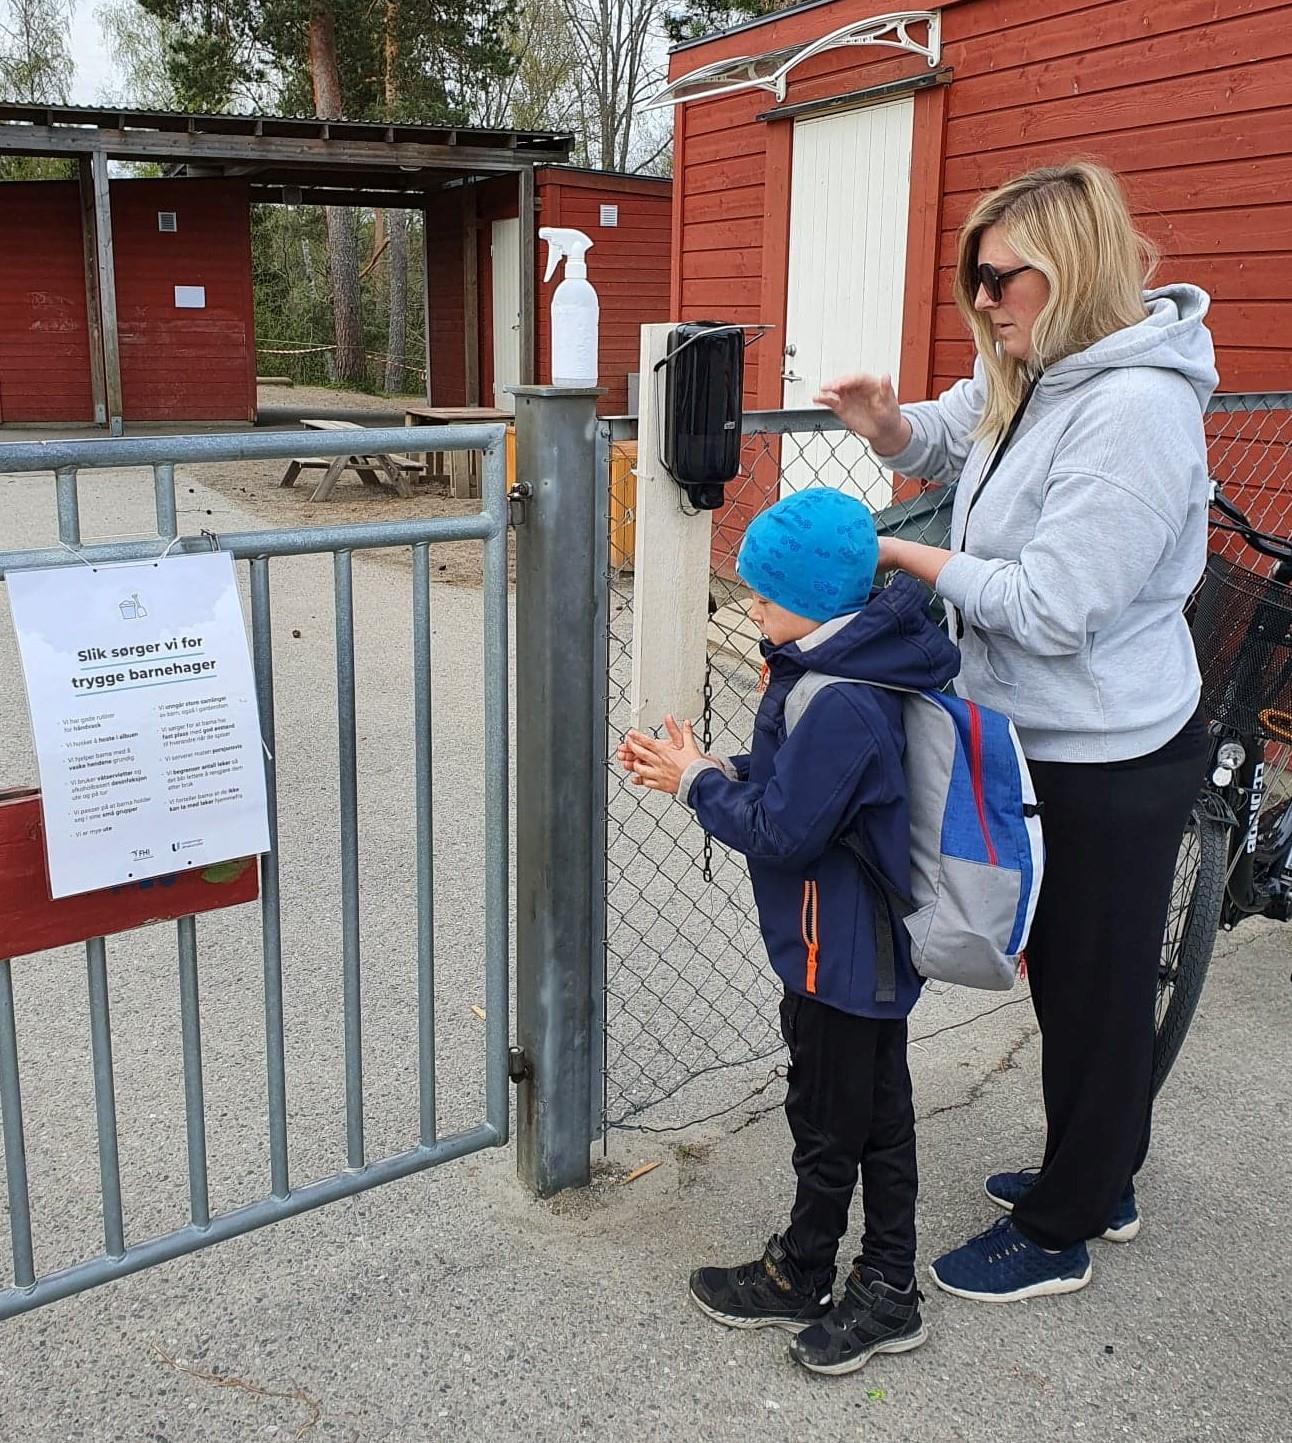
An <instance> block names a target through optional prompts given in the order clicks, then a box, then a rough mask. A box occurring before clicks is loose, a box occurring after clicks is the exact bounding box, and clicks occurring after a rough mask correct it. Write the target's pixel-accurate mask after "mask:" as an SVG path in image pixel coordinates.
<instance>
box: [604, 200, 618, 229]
mask: <svg viewBox="0 0 1292 1443" xmlns="http://www.w3.org/2000/svg"><path fill="white" fill-rule="evenodd" d="M601 224H602V225H603V226H615V225H618V224H619V207H618V206H617V205H603V206H602V207H601Z"/></svg>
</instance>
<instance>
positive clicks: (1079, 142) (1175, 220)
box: [671, 0, 1292, 404]
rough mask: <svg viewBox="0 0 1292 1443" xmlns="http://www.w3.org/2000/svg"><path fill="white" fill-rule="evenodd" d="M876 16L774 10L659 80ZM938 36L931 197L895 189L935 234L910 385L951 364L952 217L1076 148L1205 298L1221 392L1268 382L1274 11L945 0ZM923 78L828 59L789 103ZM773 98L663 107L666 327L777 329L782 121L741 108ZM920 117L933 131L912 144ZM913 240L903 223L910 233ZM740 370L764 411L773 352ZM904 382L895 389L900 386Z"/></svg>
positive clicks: (815, 66) (1283, 190)
mask: <svg viewBox="0 0 1292 1443" xmlns="http://www.w3.org/2000/svg"><path fill="white" fill-rule="evenodd" d="M875 12H876V7H875V6H873V5H870V4H863V3H856V0H838V3H836V4H834V5H829V6H823V7H815V8H811V9H809V10H806V11H803V12H800V13H798V14H789V15H787V16H786V17H784V18H783V19H781V20H778V21H776V22H774V23H771V24H767V25H763V26H758V27H755V28H753V29H751V30H747V31H745V32H743V33H741V34H738V35H733V36H730V37H727V38H725V39H719V40H715V41H713V42H711V43H709V44H707V45H703V46H698V47H693V48H690V49H687V50H684V51H681V52H679V53H678V54H676V55H674V56H673V58H672V64H671V73H672V75H673V76H675V77H676V76H678V75H681V74H685V73H686V72H688V71H690V70H693V69H695V68H697V67H698V66H700V65H704V64H708V63H710V62H711V61H714V60H717V59H721V58H724V57H726V56H731V55H738V54H751V53H759V52H762V51H765V50H771V49H774V48H776V47H778V46H780V45H786V44H794V43H799V42H803V41H806V40H810V39H814V38H816V37H819V36H821V35H823V34H826V33H827V32H829V31H830V30H833V29H835V28H837V27H838V26H840V25H844V24H847V23H849V22H850V21H852V20H856V19H863V18H865V17H866V16H867V15H870V14H874V13H875ZM942 37H943V58H942V63H943V65H946V66H950V67H951V68H952V70H953V72H954V78H953V80H952V83H951V84H950V86H949V87H948V88H947V89H946V91H945V92H944V96H943V97H942V98H941V99H940V100H939V103H938V104H937V105H934V104H932V103H929V98H930V94H931V93H929V92H926V93H925V94H924V95H922V96H920V97H918V98H917V108H916V121H915V124H916V136H915V145H916V152H917V156H918V155H919V154H920V152H921V148H922V147H923V150H924V154H925V160H926V165H925V167H924V169H925V171H926V173H927V182H928V184H929V185H930V186H932V184H934V182H935V180H936V177H937V175H938V172H939V170H940V171H941V177H942V181H941V185H940V186H939V187H938V198H939V201H940V203H939V204H926V203H924V202H922V200H921V197H920V196H919V195H918V193H917V192H916V189H915V188H914V187H913V195H912V211H913V216H912V219H913V222H917V223H922V224H923V225H924V226H925V228H926V234H925V236H924V238H923V239H924V241H925V242H927V243H929V244H930V245H932V244H933V243H934V242H936V275H937V280H936V287H935V288H934V289H935V296H936V302H937V304H936V309H935V310H934V311H933V325H932V335H930V334H929V321H928V314H929V311H930V309H931V308H930V307H929V304H928V303H929V300H930V299H931V298H930V297H929V296H928V294H927V292H928V289H929V288H928V287H927V286H926V287H925V293H924V295H922V296H913V295H912V293H911V290H910V289H909V288H908V295H907V321H906V324H907V327H908V328H910V327H912V326H915V327H919V328H922V329H923V332H924V334H923V335H922V336H916V337H911V336H909V335H908V338H907V339H908V341H913V342H915V343H918V344H917V345H916V349H917V350H919V349H927V348H928V346H929V345H930V342H931V343H932V365H931V367H926V368H925V371H924V373H923V377H922V379H925V384H923V385H921V386H920V387H919V389H920V390H921V391H928V390H930V389H931V390H933V391H936V390H938V389H941V388H942V387H943V386H945V385H947V384H949V383H950V382H951V381H952V380H954V379H956V378H957V377H959V376H961V375H963V374H964V373H965V372H966V370H967V369H968V367H969V363H970V357H971V351H970V344H969V341H968V338H967V333H966V331H965V329H964V327H963V325H962V324H961V322H960V319H959V317H958V315H957V314H956V312H955V309H954V307H953V305H952V304H951V276H952V262H953V259H954V255H955V233H956V228H957V226H958V225H959V224H960V223H961V222H962V221H963V219H964V217H965V215H966V213H967V211H968V208H969V206H970V205H971V203H972V200H973V197H974V196H975V195H976V194H978V193H979V192H980V191H981V190H983V189H987V188H990V187H992V186H994V185H997V184H999V183H1000V182H1001V181H1003V180H1005V179H1006V178H1008V177H1009V176H1010V175H1012V174H1015V173H1016V172H1018V171H1020V170H1024V169H1026V168H1028V167H1029V166H1032V165H1037V164H1041V163H1053V162H1055V161H1059V160H1063V159H1067V158H1069V157H1071V156H1073V155H1077V154H1080V155H1083V156H1088V157H1092V158H1094V159H1096V160H1101V161H1103V162H1105V163H1106V164H1108V165H1110V166H1112V167H1113V168H1114V169H1115V170H1118V171H1119V172H1121V173H1122V174H1123V176H1124V177H1125V181H1126V185H1127V190H1128V193H1129V195H1130V198H1131V202H1132V205H1133V206H1134V208H1135V210H1136V212H1137V214H1138V216H1139V219H1140V222H1141V224H1142V225H1143V227H1144V229H1145V230H1146V231H1147V232H1148V233H1149V234H1150V235H1152V237H1153V238H1154V239H1155V240H1156V241H1157V242H1158V244H1159V245H1160V246H1161V247H1162V250H1163V252H1164V255H1165V258H1166V260H1165V264H1164V265H1163V267H1162V270H1161V271H1160V272H1159V278H1160V279H1163V280H1172V279H1188V280H1192V281H1195V282H1197V283H1198V284H1200V285H1202V286H1204V287H1205V288H1207V289H1208V290H1210V291H1211V293H1212V296H1213V298H1214V305H1213V308H1212V312H1211V322H1212V326H1213V331H1214V334H1215V338H1216V342H1217V347H1218V350H1219V362H1220V374H1221V385H1222V388H1224V389H1226V390H1246V389H1265V388H1271V389H1275V388H1282V387H1286V386H1287V385H1288V380H1289V372H1290V371H1292V299H1290V297H1292V5H1290V4H1288V3H1287V0H1098V3H1095V0H1052V3H1050V4H1049V5H1046V6H1037V5H1035V4H1032V3H1029V0H946V3H945V4H944V5H943V7H942ZM890 56H891V52H890ZM925 70H926V67H925V66H924V64H923V62H922V61H920V60H918V59H916V58H914V57H897V58H885V52H883V51H874V52H871V54H870V55H869V56H868V55H867V54H866V52H864V51H856V52H849V51H846V50H844V51H836V52H834V53H833V54H828V55H824V56H821V57H818V58H817V59H816V60H814V61H812V62H809V63H808V64H807V65H805V66H803V67H802V68H801V69H800V70H797V71H795V72H794V73H793V75H792V76H791V80H790V89H789V94H788V96H787V99H786V104H790V105H793V104H798V103H800V102H802V101H805V100H813V99H818V98H824V97H827V96H832V95H839V94H842V93H845V92H848V91H852V90H857V89H860V88H862V87H863V86H867V85H871V84H878V83H881V82H883V81H886V80H890V79H893V78H896V77H898V76H903V75H915V74H919V73H923V72H925ZM921 102H925V103H921ZM774 105H775V102H774V100H773V98H772V97H771V96H770V95H769V94H767V93H766V92H754V93H747V94H743V95H737V96H733V97H731V98H729V99H726V100H719V101H710V102H706V103H703V104H698V105H689V106H684V107H682V108H681V109H680V110H679V111H678V130H677V139H676V141H675V147H674V149H675V156H676V174H677V178H678V180H677V184H678V194H677V206H676V208H675V227H676V228H675V236H676V243H675V253H674V262H673V266H674V275H673V291H674V306H673V309H674V311H675V312H676V313H678V314H680V315H681V316H682V317H683V318H687V319H690V318H695V317H699V316H702V315H704V316H707V315H711V314H714V313H715V312H717V313H719V314H721V315H722V316H723V317H724V318H727V319H731V320H736V321H755V320H756V321H762V322H765V323H770V324H773V325H777V326H782V325H783V324H784V319H785V316H784V295H785V292H784V275H783V271H784V264H785V262H784V255H785V245H784V235H785V231H786V227H787V225H788V192H789V187H788V169H789V155H790V149H789V137H788V133H789V132H790V130H791V127H790V125H789V124H788V123H784V122H782V123H771V124H769V123H767V122H760V121H757V120H756V119H755V117H756V116H757V115H758V114H760V113H762V112H765V111H768V110H770V109H772V108H773V107H774ZM943 110H945V116H946V119H945V130H944V131H943V130H942V125H941V115H942V112H943ZM933 117H936V118H937V119H936V124H937V126H938V130H939V134H938V135H936V136H929V135H928V134H925V135H921V133H920V128H921V125H922V124H923V125H925V126H926V127H927V125H928V124H929V123H930V121H931V120H932V119H933ZM943 151H944V156H943ZM913 169H914V168H913ZM764 177H765V178H764ZM917 207H918V217H917V214H916V212H917ZM939 212H940V213H939ZM929 226H935V227H936V228H937V232H936V236H935V235H933V234H932V233H929V232H928V231H927V228H928V227H929ZM920 241H921V237H920V236H919V235H918V234H914V233H913V235H912V245H913V246H915V245H918V244H919V243H920ZM933 270H934V266H933V265H932V263H931V264H930V266H929V271H930V273H932V272H933ZM778 272H779V274H778ZM749 360H750V381H749V396H750V399H751V401H752V400H753V399H754V398H755V397H758V396H760V395H761V399H762V404H777V402H776V400H775V393H776V391H777V389H778V382H777V380H776V378H775V377H774V376H771V375H768V376H767V377H766V378H765V381H766V384H765V385H764V386H762V387H761V388H760V387H759V384H758V381H759V369H760V367H767V366H771V365H774V364H775V363H776V362H777V361H778V360H779V356H778V354H777V353H776V350H775V346H774V343H771V344H769V342H767V341H764V342H762V343H760V345H759V346H755V347H753V348H752V349H751V351H750V356H749ZM929 371H931V376H929V375H928V372H929ZM903 379H904V381H905V380H906V379H907V373H906V370H905V363H904V372H903ZM907 393H908V395H912V396H913V392H912V391H911V388H910V387H909V386H908V387H907Z"/></svg>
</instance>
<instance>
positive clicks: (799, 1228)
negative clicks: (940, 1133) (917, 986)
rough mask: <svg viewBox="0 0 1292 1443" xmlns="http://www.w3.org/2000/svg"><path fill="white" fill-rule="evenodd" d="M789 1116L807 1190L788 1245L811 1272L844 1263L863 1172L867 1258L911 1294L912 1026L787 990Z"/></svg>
mask: <svg viewBox="0 0 1292 1443" xmlns="http://www.w3.org/2000/svg"><path fill="white" fill-rule="evenodd" d="M781 1032H782V1034H783V1035H784V1038H785V1043H786V1046H787V1047H788V1048H789V1050H790V1066H789V1085H788V1088H787V1090H786V1094H785V1115H786V1116H787V1117H788V1118H789V1124H790V1132H791V1133H792V1134H793V1135H794V1171H795V1173H796V1174H797V1176H798V1190H797V1192H796V1194H795V1198H794V1211H793V1213H792V1214H791V1217H790V1225H789V1228H788V1229H787V1231H786V1233H785V1249H786V1252H787V1253H788V1254H789V1256H790V1258H791V1260H792V1261H793V1262H794V1263H795V1264H796V1265H797V1267H798V1268H799V1269H800V1270H801V1271H802V1272H804V1273H807V1274H810V1275H812V1276H813V1277H816V1276H818V1275H820V1274H822V1273H825V1272H827V1271H828V1270H829V1269H830V1268H832V1267H833V1266H834V1262H835V1254H836V1253H837V1252H838V1249H839V1243H840V1241H841V1239H842V1238H843V1236H844V1234H845V1233H846V1232H847V1231H848V1207H849V1205H850V1203H851V1202H852V1194H853V1191H854V1189H855V1188H856V1186H857V1169H858V1167H860V1169H861V1198H862V1207H863V1209H864V1212H865V1220H866V1221H865V1230H864V1232H863V1234H862V1240H861V1255H860V1257H859V1258H858V1261H859V1262H864V1263H865V1264H866V1265H867V1266H869V1267H873V1268H878V1269H879V1271H880V1272H881V1273H882V1274H883V1276H884V1279H885V1281H886V1282H889V1283H891V1284H892V1285H893V1286H894V1287H897V1288H905V1287H906V1285H907V1284H908V1283H909V1282H910V1281H911V1279H912V1278H913V1277H914V1273H915V1195H916V1192H917V1191H918V1187H919V1181H918V1175H917V1172H916V1164H915V1108H914V1105H913V1103H912V1101H911V1074H910V1071H909V1070H908V1068H907V1065H906V1021H905V1019H901V1020H897V1021H891V1020H879V1019H877V1018H873V1017H853V1016H852V1015H851V1014H849V1013H847V1012H840V1011H838V1010H837V1009H836V1008H834V1007H827V1006H826V1005H825V1004H824V1003H822V1002H817V1001H815V1000H814V999H813V998H811V997H799V996H796V995H795V994H793V993H789V992H787V993H786V994H785V998H784V1000H783V1001H782V1003H781Z"/></svg>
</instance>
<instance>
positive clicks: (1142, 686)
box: [885, 285, 1217, 762]
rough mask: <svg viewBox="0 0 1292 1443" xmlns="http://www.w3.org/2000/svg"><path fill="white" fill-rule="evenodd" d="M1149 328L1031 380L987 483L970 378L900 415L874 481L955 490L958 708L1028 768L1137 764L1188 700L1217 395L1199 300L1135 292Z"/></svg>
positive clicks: (978, 388)
mask: <svg viewBox="0 0 1292 1443" xmlns="http://www.w3.org/2000/svg"><path fill="white" fill-rule="evenodd" d="M1144 299H1145V304H1146V305H1147V307H1148V312H1149V314H1148V316H1147V317H1146V318H1145V319H1144V320H1143V321H1140V322H1139V323H1138V324H1136V325H1133V326H1128V327H1126V328H1125V329H1124V330H1120V331H1115V332H1113V334H1112V335H1110V336H1105V337H1104V339H1103V340H1101V341H1099V342H1097V343H1096V344H1095V345H1093V346H1091V347H1090V349H1089V350H1086V351H1081V352H1080V353H1078V354H1077V355H1074V356H1068V357H1067V358H1066V359H1064V360H1062V361H1058V362H1056V363H1055V364H1054V365H1053V366H1051V367H1050V368H1049V370H1047V371H1046V372H1045V373H1044V374H1043V375H1042V376H1041V378H1040V380H1039V382H1038V383H1037V386H1036V389H1035V391H1034V392H1033V395H1032V398H1031V401H1030V403H1029V404H1028V407H1027V410H1026V412H1025V413H1024V416H1023V419H1022V421H1021V423H1020V425H1019V427H1018V429H1017V431H1016V432H1015V435H1014V439H1013V441H1012V442H1011V444H1010V446H1009V449H1008V450H1007V451H1006V452H1005V454H1004V456H1003V458H1002V460H1001V462H1000V465H999V466H998V467H997V469H996V472H995V474H994V475H993V476H992V477H991V479H990V481H989V482H988V483H987V486H986V488H985V489H984V490H983V491H982V493H981V495H980V496H979V498H978V502H977V504H976V505H975V506H974V508H973V513H972V515H971V516H969V518H968V526H967V528H966V513H967V512H968V510H969V502H970V498H971V497H972V495H973V493H974V491H975V490H976V489H977V487H978V484H979V481H980V480H981V478H982V476H983V474H984V472H985V470H986V468H987V466H988V464H989V462H990V459H991V454H992V451H993V450H994V449H995V443H994V441H986V442H984V441H981V440H979V441H975V440H972V439H971V437H970V434H969V433H970V432H971V431H972V430H973V428H974V426H975V425H976V424H977V421H978V418H979V416H980V415H981V413H982V407H983V399H984V395H985V387H984V378H983V373H982V366H981V362H979V363H978V364H977V365H976V366H975V368H974V374H973V376H972V378H971V379H969V380H965V381H960V382H958V383H957V384H956V385H954V386H952V387H951V389H950V390H949V391H946V392H944V393H943V394H942V396H940V397H939V398H938V400H936V401H922V402H920V403H918V404H916V405H912V406H903V407H902V414H903V415H904V416H905V417H906V419H907V420H908V421H909V422H910V423H911V430H912V433H913V434H912V437H911V442H910V444H909V445H908V446H907V447H906V449H905V450H904V451H902V452H901V453H900V454H898V455H896V456H890V457H886V458H885V461H886V464H887V465H889V466H891V467H893V469H894V470H896V471H900V472H902V473H903V474H905V475H908V476H922V477H925V478H927V479H928V480H930V481H935V482H940V483H942V484H944V485H945V484H950V483H951V482H953V481H956V480H959V481H960V482H961V484H960V486H959V489H958V491H957V494H956V498H955V506H954V509H953V512H952V519H951V548H952V550H953V551H954V552H956V553H957V554H956V555H954V556H953V557H952V559H951V560H950V561H949V562H948V563H947V564H946V566H945V567H944V568H943V571H942V574H941V576H940V578H939V580H938V590H939V591H940V592H941V593H942V595H943V596H944V597H946V599H947V600H948V601H950V602H951V603H952V605H953V606H954V607H955V608H956V609H957V610H958V612H959V614H960V627H959V629H960V632H961V635H960V637H959V641H960V648H961V654H962V656H963V665H962V667H961V671H960V677H959V679H958V681H957V682H956V690H957V691H958V692H959V693H960V694H961V695H962V696H965V697H968V698H970V699H971V700H973V701H976V702H980V703H981V704H982V705H984V706H990V707H993V708H995V709H996V710H997V711H1002V712H1004V713H1005V714H1006V715H1007V716H1009V717H1011V718H1012V719H1013V720H1014V722H1015V724H1016V726H1017V727H1018V731H1019V736H1020V739H1021V740H1022V743H1023V750H1024V752H1025V753H1026V754H1027V756H1029V757H1031V758H1033V759H1035V760H1038V761H1064V762H1112V761H1123V760H1126V759H1128V758H1131V757H1138V756H1144V755H1147V754H1148V753H1149V752H1152V751H1156V750H1157V748H1158V747H1160V746H1162V745H1164V744H1165V743H1166V742H1168V741H1169V740H1170V739H1171V738H1172V737H1173V736H1174V735H1175V734H1176V732H1178V731H1179V730H1180V728H1181V727H1182V726H1183V725H1184V724H1185V722H1187V721H1188V720H1189V718H1190V716H1192V714H1193V712H1194V710H1195V708H1196V707H1197V704H1198V696H1199V690H1200V683H1199V676H1198V664H1197V660H1196V658H1195V656H1194V651H1193V641H1192V639H1191V637H1190V635H1189V630H1188V627H1187V626H1186V625H1185V621H1184V616H1183V608H1184V605H1185V602H1186V601H1187V600H1188V598H1189V595H1190V593H1191V592H1192V590H1193V588H1194V586H1195V585H1196V584H1197V581H1198V578H1199V577H1200V576H1201V574H1202V570H1203V566H1204V565H1205V562H1206V554H1207V503H1208V487H1209V483H1208V475H1207V447H1206V440H1205V438H1204V435H1203V428H1202V419H1203V410H1204V408H1205V406H1206V403H1207V399H1208V398H1209V397H1210V395H1211V393H1212V391H1213V390H1214V389H1215V386H1216V379H1217V378H1216V368H1215V362H1214V354H1213V350H1212V343H1211V335H1210V332H1209V331H1208V330H1207V328H1206V326H1205V325H1204V324H1203V317H1204V316H1205V315H1206V313H1207V308H1208V306H1209V304H1210V300H1209V298H1208V296H1207V295H1206V293H1205V292H1204V291H1200V290H1198V289H1197V288H1196V287H1195V286H1186V285H1173V286H1164V287H1162V288H1161V289H1160V290H1153V291H1147V292H1145V296H1144Z"/></svg>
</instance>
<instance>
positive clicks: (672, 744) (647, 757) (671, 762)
mask: <svg viewBox="0 0 1292 1443" xmlns="http://www.w3.org/2000/svg"><path fill="white" fill-rule="evenodd" d="M664 727H665V730H666V731H667V732H668V739H667V740H665V739H664V738H662V737H659V738H657V737H652V736H647V735H646V733H645V732H629V733H628V735H627V736H626V737H625V738H624V740H623V743H622V744H621V745H620V747H619V764H620V765H621V766H622V767H623V769H624V770H625V771H626V772H629V773H631V775H632V779H633V784H634V785H635V786H638V787H649V788H650V789H651V791H653V792H671V793H672V794H673V795H674V796H676V795H677V789H678V787H679V786H680V785H681V782H682V776H683V773H685V771H686V769H687V767H689V766H691V765H692V763H694V762H698V761H702V760H703V753H702V752H701V751H700V748H699V747H698V746H696V744H695V733H694V731H693V729H692V727H691V723H690V722H689V721H688V722H683V723H682V725H681V726H678V724H677V722H676V721H675V720H674V719H673V718H672V717H671V716H666V717H665V718H664Z"/></svg>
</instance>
